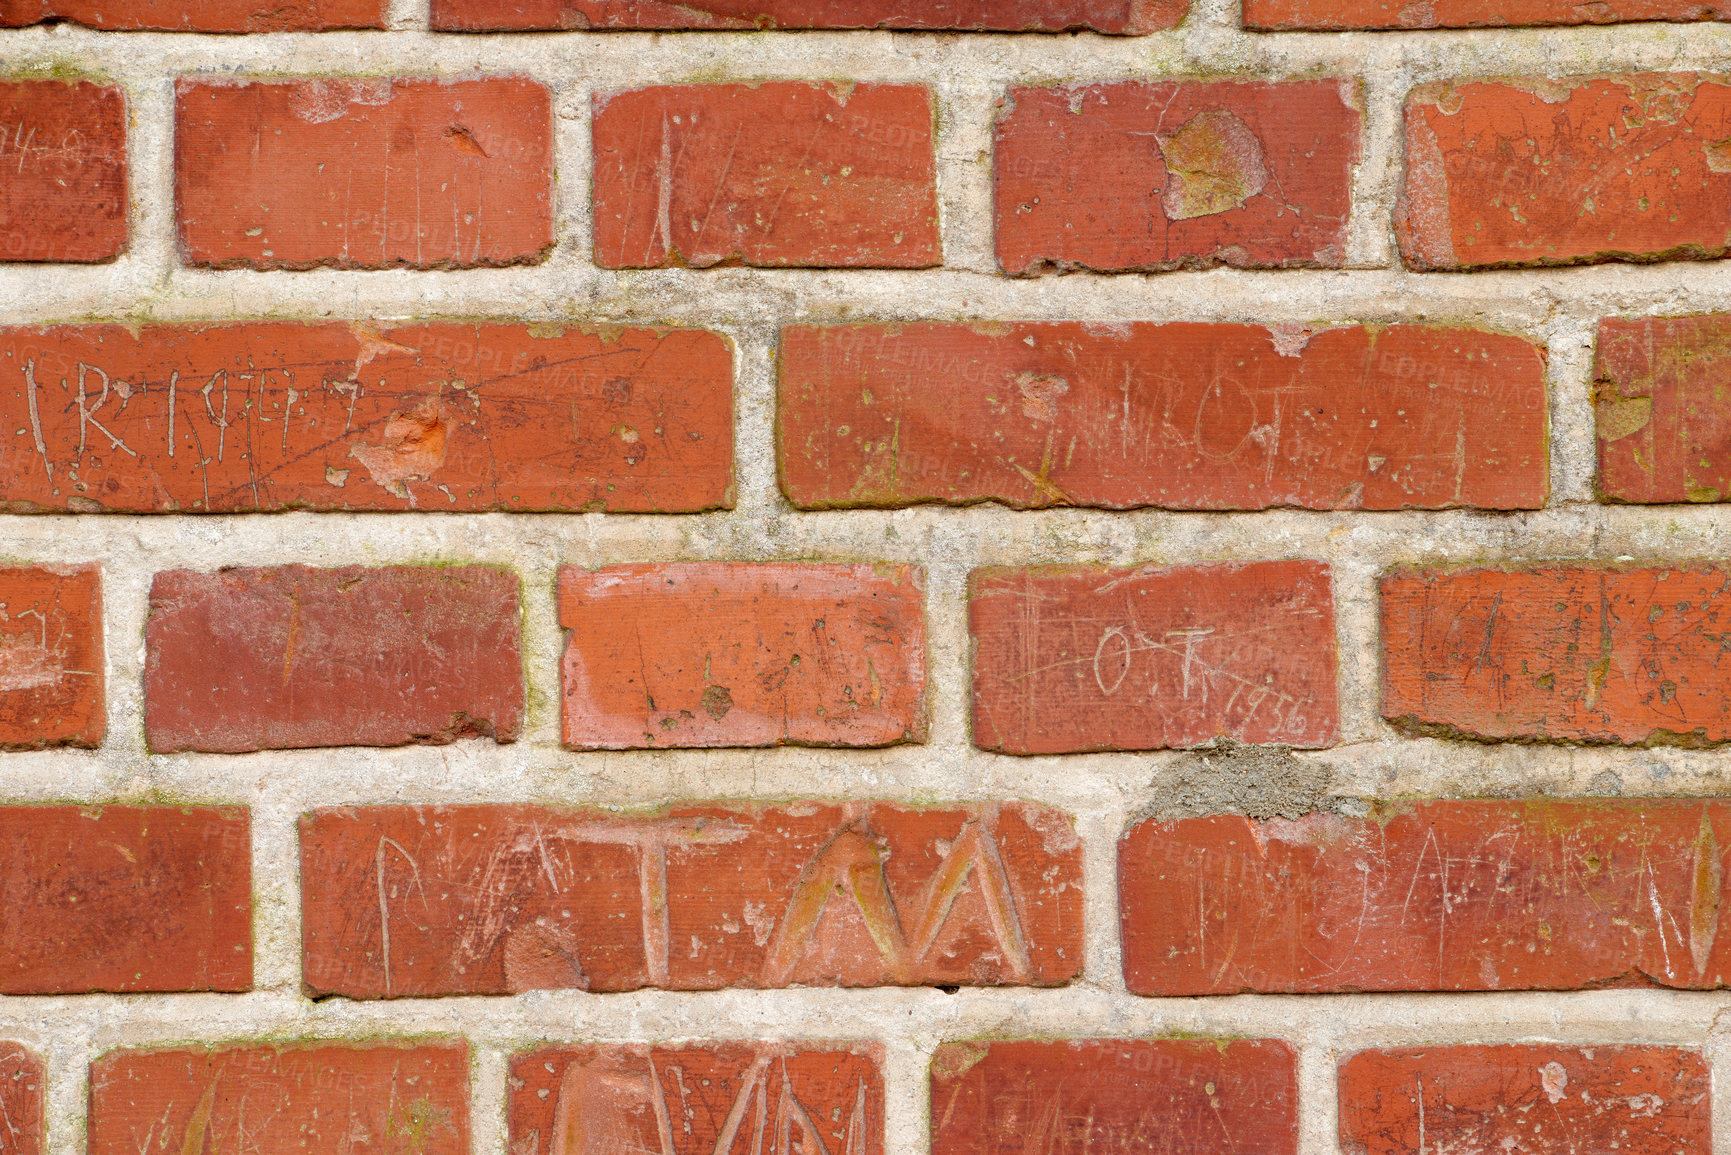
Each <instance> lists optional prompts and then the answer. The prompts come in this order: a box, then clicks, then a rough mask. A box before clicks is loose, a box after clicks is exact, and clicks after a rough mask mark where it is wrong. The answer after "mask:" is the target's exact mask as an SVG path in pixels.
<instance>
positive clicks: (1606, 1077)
mask: <svg viewBox="0 0 1731 1155" xmlns="http://www.w3.org/2000/svg"><path fill="white" fill-rule="evenodd" d="M1710 1093H1711V1081H1710V1077H1709V1073H1708V1069H1707V1064H1706V1062H1705V1061H1704V1060H1703V1059H1702V1057H1701V1055H1700V1053H1699V1052H1697V1051H1685V1050H1681V1049H1679V1048H1675V1047H1606V1046H1595V1047H1561V1046H1545V1045H1525V1046H1502V1047H1483V1046H1467V1047H1407V1048H1402V1049H1397V1050H1388V1051H1365V1052H1363V1053H1362V1054H1357V1055H1354V1056H1352V1057H1351V1058H1349V1059H1348V1060H1346V1062H1344V1063H1342V1064H1341V1065H1340V1146H1341V1150H1342V1151H1343V1152H1345V1153H1346V1155H1407V1153H1408V1152H1412V1151H1418V1150H1419V1149H1421V1148H1425V1147H1428V1149H1429V1150H1432V1151H1522V1152H1532V1153H1533V1155H1573V1153H1574V1152H1577V1151H1616V1152H1618V1153H1619V1155H1679V1153H1684V1155H1708V1152H1710V1151H1711V1150H1712V1149H1713V1142H1712V1129H1711V1126H1710V1124H1709V1118H1708V1115H1709V1096H1710Z"/></svg>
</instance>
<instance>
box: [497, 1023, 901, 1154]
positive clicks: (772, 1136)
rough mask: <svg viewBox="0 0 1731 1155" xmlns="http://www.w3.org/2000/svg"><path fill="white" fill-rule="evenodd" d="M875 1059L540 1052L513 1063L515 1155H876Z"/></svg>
mask: <svg viewBox="0 0 1731 1155" xmlns="http://www.w3.org/2000/svg"><path fill="white" fill-rule="evenodd" d="M882 1061H883V1059H882V1054H881V1048H879V1047H876V1046H859V1045H856V1046H851V1047H850V1046H846V1045H842V1044H823V1043H780V1044H777V1043H758V1044H748V1043H706V1044H702V1045H698V1046H685V1047H646V1046H627V1045H618V1046H607V1047H542V1048H540V1049H539V1050H535V1051H529V1052H527V1053H525V1054H520V1055H516V1056H514V1057H513V1058H512V1060H511V1124H510V1126H511V1151H512V1155H565V1153H566V1152H595V1153H596V1155H600V1153H601V1152H602V1151H607V1150H611V1151H656V1152H664V1153H665V1155H712V1153H713V1152H717V1151H719V1152H724V1153H727V1155H731V1153H732V1152H735V1151H741V1152H743V1151H762V1150H769V1151H774V1152H781V1151H786V1152H789V1153H791V1152H793V1151H813V1152H818V1151H833V1152H845V1153H846V1155H883V1152H884V1087H883V1074H882V1072H881V1070H880V1065H881V1063H882ZM674 1119H678V1120H679V1122H678V1124H677V1125H675V1124H673V1123H672V1120H674ZM664 1124H665V1127H664ZM766 1138H767V1140H768V1146H767V1147H766V1146H765V1140H766Z"/></svg>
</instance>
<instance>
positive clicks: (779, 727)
mask: <svg viewBox="0 0 1731 1155" xmlns="http://www.w3.org/2000/svg"><path fill="white" fill-rule="evenodd" d="M923 608H924V605H923V602H922V599H921V597H920V575H919V574H918V573H917V572H916V571H915V570H913V569H912V568H911V567H908V566H876V567H874V566H869V565H855V566H846V565H742V564H729V563H698V564H688V565H631V566H610V567H608V568H605V569H601V570H595V571H587V570H580V569H566V570H563V571H562V572H561V573H560V575H559V624H560V625H562V626H564V627H565V629H566V630H567V631H568V633H567V634H566V642H565V660H564V665H563V681H564V718H565V744H566V745H567V746H571V747H574V748H576V749H581V750H598V749H600V750H605V749H625V748H630V747H638V746H641V747H670V746H778V745H782V744H788V743H791V744H797V745H812V746H882V745H885V744H887V743H891V742H901V741H906V740H910V739H914V740H917V739H920V738H923V737H924V734H925V701H924V700H925V685H926V652H925V649H926V646H925V624H924V621H923V619H922V617H921V614H922V611H923Z"/></svg>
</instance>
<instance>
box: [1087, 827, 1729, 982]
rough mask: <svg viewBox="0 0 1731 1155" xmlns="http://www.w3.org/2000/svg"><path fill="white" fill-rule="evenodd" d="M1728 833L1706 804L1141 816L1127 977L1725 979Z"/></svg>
mask: <svg viewBox="0 0 1731 1155" xmlns="http://www.w3.org/2000/svg"><path fill="white" fill-rule="evenodd" d="M1728 848H1731V809H1727V807H1726V806H1725V805H1724V804H1723V803H1720V802H1717V801H1685V800H1665V799H1647V800H1635V799H1631V800H1628V801H1622V800H1615V799H1603V800H1587V801H1564V800H1549V799H1547V800H1539V801H1532V802H1502V801H1482V802H1481V801H1469V802H1417V803H1403V804H1398V805H1390V806H1389V807H1388V808H1387V809H1385V810H1382V811H1380V812H1376V813H1373V814H1371V815H1370V816H1369V817H1366V818H1347V817H1343V816H1340V815H1336V814H1330V813H1327V812H1324V811H1319V812H1317V813H1314V814H1310V815H1307V816H1306V817H1304V818H1300V819H1296V820H1293V819H1286V818H1270V819H1266V820H1260V821H1259V820H1256V819H1250V818H1241V817H1237V816H1217V817H1207V818H1188V819H1182V820H1178V821H1172V822H1161V821H1156V820H1148V821H1144V822H1141V823H1139V824H1137V825H1135V826H1133V827H1131V829H1130V830H1129V831H1128V832H1127V833H1126V834H1125V836H1124V837H1123V839H1122V840H1121V841H1120V842H1119V844H1118V877H1119V887H1120V896H1119V901H1120V904H1121V910H1122V931H1123V941H1124V978H1125V981H1126V982H1127V983H1128V984H1129V986H1130V989H1131V990H1132V991H1134V992H1136V993H1137V994H1144V995H1162V996H1167V995H1173V996H1191V995H1212V994H1230V993H1236V992H1240V991H1266V992H1297V993H1314V992H1323V991H1497V990H1573V989H1577V988H1583V987H1599V986H1644V985H1647V984H1648V983H1652V984H1658V985H1661V986H1668V987H1680V988H1686V989H1712V988H1716V987H1722V986H1725V985H1726V982H1727V979H1728V978H1731V929H1728V928H1725V927H1724V926H1723V923H1724V922H1725V921H1726V919H1725V916H1726V914H1728V913H1731V904H1727V903H1724V902H1723V901H1722V900H1723V889H1724V876H1725V869H1726V863H1725V856H1726V850H1727V849H1728Z"/></svg>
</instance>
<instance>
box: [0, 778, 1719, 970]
mask: <svg viewBox="0 0 1731 1155" xmlns="http://www.w3.org/2000/svg"><path fill="white" fill-rule="evenodd" d="M0 828H3V829H4V832H5V834H6V839H5V841H4V843H3V844H0V864H3V865H4V866H5V867H6V874H5V877H6V878H7V879H8V882H7V888H8V890H7V894H8V898H7V902H8V909H9V910H10V911H12V912H13V913H14V916H15V918H16V919H17V920H18V921H17V923H16V925H17V926H18V927H19V928H20V929H19V932H18V933H16V934H14V935H12V936H11V937H9V938H8V939H7V940H6V941H5V942H4V943H0V993H5V994H77V993H83V992H89V991H111V992H122V993H125V992H152V991H154V992H163V991H177V990H212V991H244V990H248V989H251V986H252V981H253V980H252V945H251V943H252V932H251V922H252V900H251V889H250V888H251V876H250V867H249V863H250V844H249V841H248V839H249V821H248V816H247V812H246V811H245V810H244V809H242V808H233V807H187V808H172V807H148V806H147V807H137V806H108V807H94V808H79V807H69V806H36V807H0ZM1728 853H1731V808H1728V807H1727V805H1726V804H1725V803H1723V802H1719V801H1711V800H1709V801H1701V800H1687V799H1631V800H1627V801H1620V800H1602V799H1601V800H1585V801H1582V800H1536V801H1526V802H1505V801H1422V802H1409V803H1399V804H1392V803H1391V804H1383V805H1381V807H1380V808H1379V809H1377V810H1375V811H1374V812H1372V813H1370V814H1368V815H1367V816H1365V817H1362V818H1355V817H1348V816H1345V815H1343V814H1337V813H1330V812H1323V811H1319V812H1316V813H1313V814H1310V815H1308V816H1306V817H1304V818H1300V819H1284V818H1270V819H1260V820H1259V819H1251V818H1245V817H1240V816H1235V815H1217V816H1210V817H1201V818H1185V819H1176V820H1156V819H1148V820H1144V821H1141V822H1137V823H1134V824H1132V825H1131V826H1130V828H1129V829H1128V830H1127V831H1125V833H1124V835H1123V837H1122V838H1121V840H1120V842H1119V846H1118V878H1117V883H1116V885H1117V888H1118V906H1119V912H1120V916H1121V928H1120V929H1121V937H1122V942H1123V965H1124V980H1125V983H1126V985H1127V986H1128V988H1129V989H1130V991H1131V992H1133V993H1135V994H1139V995H1148V996H1156V997H1195V996H1201V995H1223V994H1239V993H1264V994H1295V993H1297V994H1319V993H1339V992H1347V991H1506V990H1579V989H1586V988H1595V987H1602V986H1607V985H1622V986H1628V985H1647V984H1655V985H1659V986H1664V987H1671V988H1676V989H1681V990H1716V989H1725V988H1727V987H1731V934H1728V935H1727V936H1726V937H1724V938H1721V937H1720V931H1721V930H1722V929H1724V923H1725V922H1726V920H1727V919H1728V918H1731V912H1728V911H1727V910H1726V909H1724V905H1723V904H1722V901H1721V899H1722V890H1723V880H1724V875H1725V859H1726V856H1727V854H1728ZM1081 855H1082V851H1081V843H1080V840H1079V839H1078V837H1077V835H1076V833H1075V830H1074V826H1073V823H1072V820H1071V819H1070V817H1069V815H1067V814H1065V813H1063V812H1061V811H1058V810H1055V809H1052V808H1050V807H1046V806H1042V805H1037V804H1034V803H1027V802H1005V803H980V804H974V805H969V806H952V807H927V808H917V809H916V808H911V807H907V806H901V805H896V804H892V803H884V802H858V801H855V802H821V801H812V802H798V803H791V804H786V805H746V804H736V803H729V804H702V805H698V804H691V805H680V806H676V807H670V808H667V809H664V810H661V811H657V812H653V813H647V814H621V813H619V812H617V811H604V810H598V809H590V810H582V809H559V808H553V807H545V806H529V805H521V804H501V805H481V804H475V805H464V806H370V807H346V808H342V809H336V810H320V811H315V812H313V813H310V814H307V815H305V816H303V818H302V819H301V823H300V882H301V919H302V926H301V935H300V937H301V945H302V952H303V958H302V964H303V984H304V989H305V992H306V993H307V994H308V995H309V996H310V997H314V998H324V997H328V996H333V995H340V996H343V997H346V998H351V999H383V998H406V997H435V996H450V995H505V994H514V993H519V992H522V991H528V990H546V989H576V990H586V991H592V992H616V991H630V990H638V989H642V988H657V989H664V990H682V991H702V990H717V989H722V988H728V987H750V988H768V989H776V988H782V987H787V986H791V985H801V986H808V987H812V986H816V987H831V986H840V987H871V986H975V987H993V986H1064V985H1067V984H1069V983H1071V982H1074V981H1076V980H1077V979H1078V978H1079V977H1080V976H1081V974H1082V931H1083V926H1082V899H1083V895H1082V891H1083V877H1082V857H1081ZM1102 884H1103V885H1111V884H1110V883H1109V882H1105V881H1104V880H1095V885H1102ZM1342 926H1350V927H1352V928H1353V929H1352V930H1351V931H1350V933H1347V934H1342V933H1340V928H1341V927H1342ZM169 944H173V945H172V948H171V949H170V948H169ZM675 948H677V949H675Z"/></svg>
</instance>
